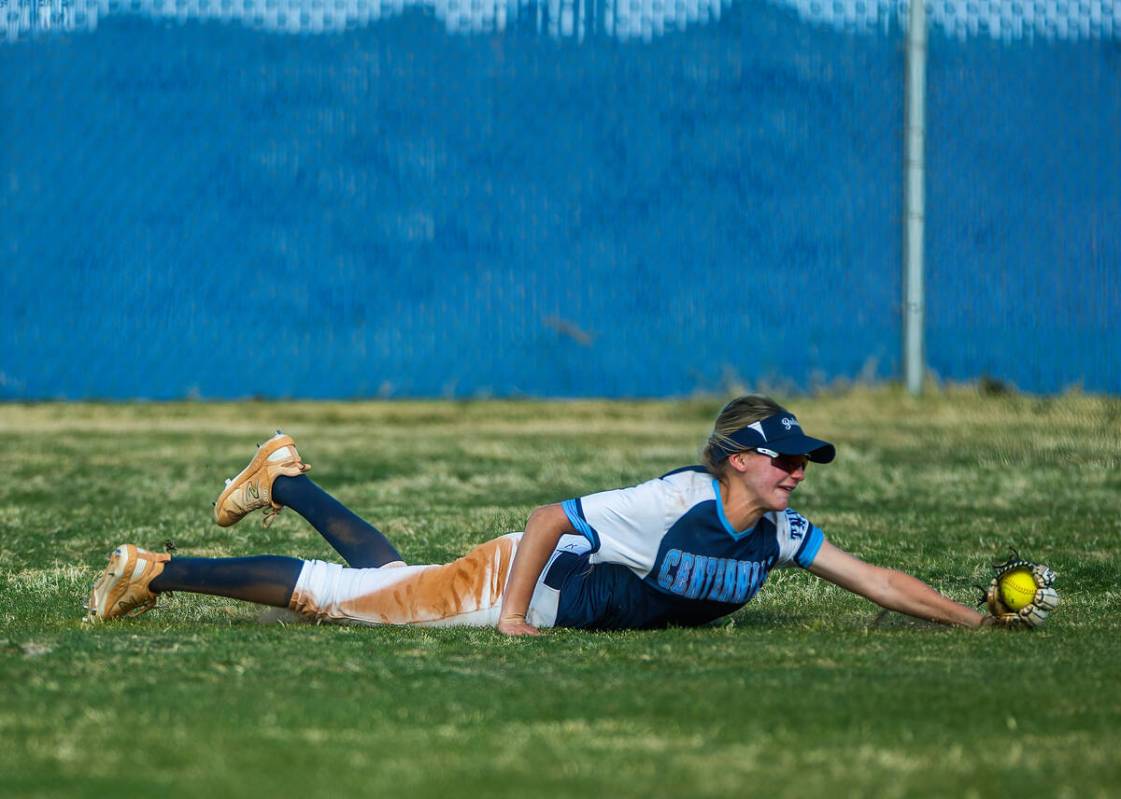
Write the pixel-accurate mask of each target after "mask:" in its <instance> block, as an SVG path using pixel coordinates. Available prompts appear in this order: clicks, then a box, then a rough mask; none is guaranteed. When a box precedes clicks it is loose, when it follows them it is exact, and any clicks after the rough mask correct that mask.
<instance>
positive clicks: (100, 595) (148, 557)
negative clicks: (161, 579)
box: [84, 544, 171, 622]
mask: <svg viewBox="0 0 1121 799" xmlns="http://www.w3.org/2000/svg"><path fill="white" fill-rule="evenodd" d="M169 560H171V555H169V554H167V553H166V552H148V551H147V550H144V549H140V548H138V547H134V546H133V545H132V544H122V545H121V546H119V547H117V548H116V549H114V550H113V553H112V554H111V555H109V565H108V566H106V567H105V571H103V572H102V573H101V576H100V577H98V578H97V582H95V583H94V584H93V588H92V589H91V590H90V595H89V599H88V600H86V617H85V619H84V620H85V621H87V622H97V621H106V620H107V619H120V618H124V617H125V616H139V615H140V614H141V613H147V612H148V611H149V610H151V609H152V608H154V607H155V606H156V595H155V594H154V593H152V591H150V590H149V589H148V585H149V584H150V583H151V582H152V580H154V579H156V578H157V577H158V576H159V575H160V574H162V573H163V569H164V564H165V563H167V562H168V561H169Z"/></svg>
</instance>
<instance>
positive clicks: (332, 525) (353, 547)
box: [272, 475, 405, 569]
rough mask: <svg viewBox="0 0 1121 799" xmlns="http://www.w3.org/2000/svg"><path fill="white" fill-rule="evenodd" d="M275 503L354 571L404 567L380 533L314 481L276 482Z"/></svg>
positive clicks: (283, 479) (289, 479)
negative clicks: (291, 512) (295, 516)
mask: <svg viewBox="0 0 1121 799" xmlns="http://www.w3.org/2000/svg"><path fill="white" fill-rule="evenodd" d="M272 495H273V499H274V500H275V501H276V502H278V503H280V504H281V505H283V506H285V507H288V508H291V509H292V510H294V511H296V513H298V514H300V515H301V516H303V517H304V518H305V519H307V520H308V522H309V523H310V524H311V526H312V527H314V528H315V529H316V530H317V531H318V532H319V534H320V535H322V536H323V537H324V538H326V539H327V543H329V544H330V545H331V546H332V547H334V549H335V551H336V552H338V553H339V554H340V555H342V556H343V560H345V561H346V562H347V565H349V566H351V567H353V568H355V569H367V568H377V567H382V566H404V565H405V562H404V561H403V560H402V559H401V555H400V553H398V552H397V550H396V549H395V548H394V546H393V545H392V544H391V543H389V539H388V538H386V537H385V535H383V534H382V532H381V530H379V529H378V528H376V527H374V526H373V525H372V524H370V523H369V522H367V521H366V520H365V519H363V518H361V517H359V516H358V515H357V514H355V513H354V512H353V511H351V510H350V509H349V508H347V507H346V506H345V505H343V504H342V503H341V502H339V501H338V500H337V499H335V498H334V497H333V496H331V495H330V494H328V493H327V492H326V491H324V490H323V489H322V488H320V487H319V486H318V485H316V484H315V483H314V482H312V480H311V478H309V477H305V476H303V475H301V476H299V477H284V476H280V477H277V478H276V482H274V483H273V489H272Z"/></svg>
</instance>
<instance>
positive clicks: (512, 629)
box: [498, 505, 572, 635]
mask: <svg viewBox="0 0 1121 799" xmlns="http://www.w3.org/2000/svg"><path fill="white" fill-rule="evenodd" d="M571 531H572V524H571V522H569V521H568V516H566V515H565V512H564V510H563V509H562V508H561V506H560V505H543V506H541V507H540V508H538V509H537V510H535V511H534V512H533V513H531V514H530V515H529V521H527V522H526V523H525V534H524V535H522V540H521V541H520V542H519V543H518V553H517V554H516V555H515V556H514V564H513V565H512V566H511V567H510V579H509V580H507V581H506V591H505V592H504V593H503V596H502V612H501V614H500V615H499V618H498V631H499V632H500V633H503V634H504V635H538V634H539V633H540V631H539V630H538V629H537V628H536V627H534V626H533V625H532V624H530V623H529V622H527V621H526V620H525V614H526V612H527V611H528V610H529V602H530V600H531V599H533V589H534V587H535V586H536V585H537V578H539V577H540V576H541V571H542V569H544V568H545V564H546V563H548V562H549V556H550V555H552V554H553V550H554V549H556V548H557V542H558V541H560V538H561V536H562V535H564V534H565V533H568V532H571Z"/></svg>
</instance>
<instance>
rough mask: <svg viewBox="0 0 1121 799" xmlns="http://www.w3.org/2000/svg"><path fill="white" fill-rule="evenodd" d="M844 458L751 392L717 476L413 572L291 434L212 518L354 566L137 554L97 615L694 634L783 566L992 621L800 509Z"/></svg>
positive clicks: (641, 492)
mask: <svg viewBox="0 0 1121 799" xmlns="http://www.w3.org/2000/svg"><path fill="white" fill-rule="evenodd" d="M834 456H835V449H834V447H833V445H832V444H830V443H828V442H825V441H821V440H819V439H816V438H811V437H809V436H807V435H805V433H803V431H802V428H801V425H800V424H799V423H798V420H797V418H795V416H794V414H792V413H790V412H789V411H787V410H786V409H784V408H782V407H780V406H779V405H778V404H777V403H775V402H774V401H773V400H771V399H769V398H766V397H760V396H754V395H751V396H745V397H740V398H737V399H735V400H732V401H731V402H729V403H728V404H727V405H726V406H725V407H724V409H723V410H722V411H721V413H720V415H719V416H718V418H717V419H716V423H715V426H714V430H713V433H712V435H711V436H710V437H709V440H708V443H707V445H706V447H705V450H704V453H703V461H704V464H703V465H701V466H690V467H686V468H683V469H678V470H676V471H673V472H670V473H669V474H666V475H663V476H661V477H658V478H655V479H652V480H649V481H647V482H644V483H641V484H639V485H636V486H632V487H629V488H622V489H618V490H612V491H604V492H601V493H595V494H590V495H588V496H584V497H579V498H573V499H568V500H566V501H564V502H561V503H558V504H553V505H546V506H543V507H541V508H538V509H537V510H535V511H534V512H533V513H532V514H531V516H530V517H529V520H528V521H527V523H526V529H525V532H522V533H510V534H508V535H503V536H500V537H498V538H496V539H494V540H492V541H489V542H487V543H485V544H482V545H480V546H478V547H476V548H475V549H473V550H471V551H470V552H469V553H467V555H465V556H464V557H462V558H460V559H459V560H456V561H454V562H452V563H449V564H445V565H427V566H409V565H406V564H405V563H404V562H403V561H402V559H401V556H400V555H399V554H398V552H397V551H396V550H395V549H394V548H393V546H392V545H391V544H390V543H389V541H388V540H386V538H385V536H383V535H382V534H381V532H379V531H378V530H377V529H376V528H375V527H373V526H372V525H370V524H369V523H368V522H365V521H363V520H362V519H360V518H358V517H357V516H356V515H354V514H353V513H351V512H350V511H349V510H348V509H346V508H345V507H344V506H343V505H341V504H340V503H339V502H338V501H337V500H335V499H334V498H333V497H331V496H330V495H329V494H327V493H326V492H325V491H323V490H322V489H321V488H320V487H319V486H317V485H316V484H315V483H314V482H312V481H311V480H310V479H309V478H308V477H307V476H306V474H305V473H306V472H307V471H308V469H309V468H310V467H309V466H308V465H307V464H305V463H303V461H302V460H301V458H300V455H299V452H298V451H297V450H296V445H295V442H294V441H293V440H292V438H291V437H290V436H287V435H283V434H279V433H278V434H277V435H276V436H274V437H273V438H271V439H269V440H268V441H267V442H265V443H264V444H262V445H261V446H260V447H259V448H258V451H257V453H256V455H255V456H254V458H253V460H252V461H251V462H250V463H249V465H248V466H246V467H245V469H243V470H242V471H241V473H240V474H238V475H237V476H236V477H235V478H233V479H232V480H229V481H227V485H226V488H225V490H224V491H223V492H222V493H221V495H220V496H219V497H218V500H217V502H216V503H215V508H214V518H215V521H216V522H217V523H218V524H219V525H221V526H223V527H228V526H230V525H233V524H236V523H237V522H238V521H240V520H241V519H242V518H244V517H245V516H246V515H248V514H250V513H252V512H254V511H257V510H264V511H265V523H266V524H268V523H269V522H271V520H272V518H273V517H275V515H276V514H277V513H279V512H280V510H281V509H282V508H285V507H287V508H291V509H292V510H294V511H295V512H297V513H299V514H300V515H301V516H303V517H304V518H305V519H307V520H308V521H309V522H310V523H311V524H312V525H313V526H314V527H315V528H316V530H318V531H319V532H320V533H321V534H322V535H323V536H324V538H326V539H327V541H328V542H329V543H330V544H331V546H332V547H334V549H335V550H336V551H337V552H338V553H339V554H340V555H341V556H342V557H343V559H344V560H345V561H346V563H347V565H346V566H342V565H339V564H332V563H325V562H322V561H317V560H310V561H304V560H299V559H297V558H289V557H282V556H275V555H264V556H255V557H248V558H189V557H181V556H179V555H175V556H174V557H172V556H171V555H170V554H168V553H153V552H147V551H145V550H142V549H138V548H137V547H135V546H133V545H131V544H126V545H122V546H119V547H117V548H116V549H115V550H114V551H113V553H112V554H111V555H110V558H109V565H108V567H107V568H106V569H105V571H104V573H103V574H102V575H101V577H100V578H99V579H98V580H97V582H96V583H95V584H94V586H93V588H92V590H91V592H90V595H89V599H88V601H87V605H86V611H87V618H88V619H90V620H104V619H115V618H119V617H123V616H129V615H138V614H140V613H143V612H145V611H147V610H150V609H151V608H153V607H154V606H155V604H156V601H157V597H158V595H159V594H161V593H164V592H167V591H191V592H196V593H206V594H217V595H221V596H226V597H231V598H235V599H243V600H247V601H251V602H257V603H260V604H265V605H273V606H277V607H283V608H288V609H290V610H292V611H294V612H295V613H298V614H301V615H303V616H305V617H308V618H312V619H315V620H319V621H325V622H339V623H350V624H373V625H380V624H418V625H471V626H490V627H496V628H497V629H498V630H499V631H501V632H503V633H505V634H508V635H527V634H528V635H532V634H536V633H537V632H538V631H539V628H541V627H554V626H555V627H578V628H585V629H625V628H656V627H665V626H668V625H678V626H693V625H700V624H705V623H707V622H710V621H712V620H714V619H718V618H720V617H722V616H726V615H728V614H729V613H733V612H735V611H736V610H738V609H739V608H741V607H743V606H744V605H745V604H746V603H747V602H748V601H750V600H751V598H752V597H753V596H755V594H756V593H757V592H758V591H759V589H760V588H761V587H762V586H763V583H764V582H765V581H766V579H767V576H768V575H769V574H770V573H771V571H772V570H774V569H776V568H782V567H794V568H802V569H808V570H809V571H810V572H812V573H813V574H815V575H817V576H819V577H822V578H824V579H826V580H828V581H830V582H832V583H835V584H837V585H839V586H841V587H843V588H846V589H848V590H850V591H853V592H855V593H857V594H860V595H861V596H864V597H867V598H868V599H870V600H872V601H873V602H876V603H877V604H879V605H881V606H882V607H884V608H888V609H891V610H896V611H899V612H902V613H907V614H910V615H912V616H917V617H920V618H924V619H929V620H933V621H938V622H942V623H947V624H959V625H964V626H969V627H977V626H980V625H981V624H982V623H983V617H982V616H981V614H979V613H977V612H976V611H974V610H972V609H971V608H968V607H965V606H964V605H960V604H958V603H957V602H954V601H953V600H951V599H949V598H947V597H945V596H943V595H942V594H939V593H938V592H937V591H935V590H934V589H933V588H931V587H929V586H928V585H926V584H925V583H922V582H921V581H919V580H917V579H915V578H914V577H910V576H908V575H906V574H903V573H902V572H899V571H895V570H892V569H886V568H881V567H878V566H873V565H871V564H868V563H865V562H863V561H861V560H859V559H857V558H855V557H853V556H852V555H849V554H846V553H845V552H843V551H842V550H840V549H838V548H837V547H835V546H833V545H832V544H830V543H829V541H827V540H826V538H825V536H824V534H823V533H822V531H821V530H820V529H819V528H818V527H816V526H815V525H814V524H812V523H811V522H810V521H809V520H807V519H806V518H805V517H804V516H802V515H800V514H798V513H796V512H795V511H793V510H791V509H790V507H789V505H790V497H791V495H792V494H793V493H794V492H795V491H796V489H797V488H798V485H799V484H800V483H801V482H802V481H803V480H804V479H805V478H806V469H807V467H808V465H809V464H810V463H811V462H813V463H822V464H824V463H829V462H830V461H832V460H833V458H834ZM985 618H986V619H988V618H991V617H985Z"/></svg>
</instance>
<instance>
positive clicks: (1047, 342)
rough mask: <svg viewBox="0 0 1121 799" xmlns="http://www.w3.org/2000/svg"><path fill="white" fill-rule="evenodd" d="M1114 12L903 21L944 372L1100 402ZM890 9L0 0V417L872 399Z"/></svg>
mask: <svg viewBox="0 0 1121 799" xmlns="http://www.w3.org/2000/svg"><path fill="white" fill-rule="evenodd" d="M1119 6H1121V3H1103V2H1089V3H1077V2H1070V3H1061V2H1058V3H1057V2H1046V3H1028V2H1025V3H1015V2H1013V3H996V2H993V3H986V2H943V3H935V4H932V5H931V6H930V15H931V22H932V30H931V37H930V62H929V68H928V87H929V88H928V91H929V95H928V109H929V110H928V126H929V127H928V135H927V158H928V169H927V186H928V208H927V213H928V223H927V237H928V238H927V268H928V280H927V285H928V353H927V356H928V357H927V360H928V362H929V364H930V367H931V369H932V370H933V371H934V373H935V374H936V375H938V376H940V377H941V378H944V379H952V380H974V379H978V378H980V377H982V376H988V377H991V378H995V379H999V380H1004V381H1007V382H1010V383H1012V384H1014V385H1016V386H1018V387H1019V388H1022V389H1026V390H1032V391H1043V392H1049V391H1058V390H1062V389H1064V388H1067V387H1069V386H1071V385H1080V386H1082V387H1084V388H1086V389H1088V390H1094V391H1111V392H1118V391H1121V323H1119V321H1118V319H1119V317H1121V279H1119V277H1118V272H1119V270H1121V224H1119V221H1121V43H1119V39H1121V35H1119V34H1121V24H1119V25H1117V26H1116V27H1115V24H1114V21H1115V20H1121V8H1119ZM904 11H905V4H901V3H898V2H890V3H887V2H872V0H866V1H865V2H860V1H859V0H852V1H850V0H844V2H840V1H839V0H837V1H835V2H813V1H810V2H796V3H760V2H737V3H731V4H729V3H725V2H720V1H719V0H711V1H710V0H705V1H703V2H702V1H700V0H691V1H690V2H672V1H671V0H634V1H633V2H632V1H631V0H627V1H626V2H614V3H611V2H605V3H589V2H577V1H575V0H565V2H543V3H526V2H512V3H505V2H500V3H496V2H478V1H476V0H455V1H453V0H447V2H439V3H406V2H397V3H374V2H365V0H363V2H358V0H346V2H325V1H322V0H300V1H299V2H287V1H286V2H280V1H279V0H266V1H264V2H261V1H259V0H237V2H234V0H218V1H217V2H213V1H211V0H191V1H190V2H185V1H183V2H180V0H158V1H157V0H135V1H134V2H129V3H117V2H109V3H105V2H96V3H95V2H79V1H78V0H76V1H75V2H73V3H65V2H59V0H55V1H54V2H53V3H51V2H48V3H34V4H33V3H30V2H28V1H27V0H8V5H7V6H5V7H4V9H0V19H2V20H3V22H4V25H5V27H3V28H2V29H0V39H2V42H3V43H0V75H2V76H3V79H2V88H0V118H2V119H3V120H4V123H3V126H2V127H0V248H2V252H3V261H2V266H0V293H2V296H3V305H4V311H5V319H6V322H7V323H6V324H5V326H4V328H3V330H2V331H0V397H4V398H8V399H32V398H54V397H68V398H78V397H105V398H132V397H147V398H178V397H207V398H209V397H243V396H252V395H261V396H270V397H281V396H297V397H361V396H490V395H499V396H509V395H523V394H524V395H545V396H589V395H595V396H661V395H681V394H688V393H691V392H696V391H719V390H723V389H724V388H726V387H727V386H728V385H729V384H743V383H747V384H753V385H757V384H760V383H768V384H771V385H774V384H779V385H780V386H786V387H799V388H810V387H813V386H816V385H821V384H826V383H829V382H831V381H834V380H840V379H849V380H851V379H871V380H876V379H895V378H896V377H897V376H898V372H899V367H900V358H899V349H900V345H899V337H900V291H901V289H900V277H899V275H900V259H901V235H902V205H901V197H902V187H901V172H902V160H903V158H902V123H903V97H902V86H903V52H902V41H903V34H902V29H901V25H902V24H903V21H904V20H905V18H906V15H905V13H903V12H904Z"/></svg>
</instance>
